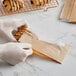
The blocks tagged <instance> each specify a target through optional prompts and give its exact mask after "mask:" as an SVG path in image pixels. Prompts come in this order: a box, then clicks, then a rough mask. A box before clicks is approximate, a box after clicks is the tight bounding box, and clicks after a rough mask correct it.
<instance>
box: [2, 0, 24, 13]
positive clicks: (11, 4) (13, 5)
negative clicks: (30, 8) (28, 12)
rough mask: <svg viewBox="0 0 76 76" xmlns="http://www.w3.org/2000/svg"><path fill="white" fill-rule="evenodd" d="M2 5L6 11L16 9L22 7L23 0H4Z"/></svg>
mask: <svg viewBox="0 0 76 76" xmlns="http://www.w3.org/2000/svg"><path fill="white" fill-rule="evenodd" d="M3 5H4V7H5V9H6V11H8V12H9V11H17V10H20V9H22V8H24V0H4V1H3Z"/></svg>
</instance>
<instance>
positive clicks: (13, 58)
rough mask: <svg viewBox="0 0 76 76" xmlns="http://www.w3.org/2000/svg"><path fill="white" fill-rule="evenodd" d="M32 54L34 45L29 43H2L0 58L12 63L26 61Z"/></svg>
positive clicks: (0, 45)
mask: <svg viewBox="0 0 76 76" xmlns="http://www.w3.org/2000/svg"><path fill="white" fill-rule="evenodd" d="M32 54H33V51H32V46H31V45H30V44H28V43H14V42H9V43H5V44H0V58H1V59H2V60H4V61H6V62H7V63H9V64H11V65H16V64H18V63H20V62H23V61H25V60H26V58H27V57H28V56H29V55H32Z"/></svg>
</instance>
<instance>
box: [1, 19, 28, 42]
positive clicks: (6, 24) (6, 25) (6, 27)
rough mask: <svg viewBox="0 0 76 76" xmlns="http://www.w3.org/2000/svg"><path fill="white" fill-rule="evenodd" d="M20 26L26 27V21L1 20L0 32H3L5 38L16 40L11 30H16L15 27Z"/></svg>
mask: <svg viewBox="0 0 76 76" xmlns="http://www.w3.org/2000/svg"><path fill="white" fill-rule="evenodd" d="M21 26H25V28H28V27H27V24H26V22H25V21H23V20H10V21H7V20H3V21H2V20H1V21H0V33H1V34H3V35H4V37H5V38H7V39H8V40H9V41H16V39H15V38H14V36H13V34H12V32H13V30H17V28H18V27H21Z"/></svg>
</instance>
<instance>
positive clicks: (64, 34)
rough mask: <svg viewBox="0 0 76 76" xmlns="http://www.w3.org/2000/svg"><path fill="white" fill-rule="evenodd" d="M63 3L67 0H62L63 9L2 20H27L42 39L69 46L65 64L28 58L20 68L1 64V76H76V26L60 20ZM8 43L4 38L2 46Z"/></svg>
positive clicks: (53, 9) (1, 39)
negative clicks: (60, 42)
mask: <svg viewBox="0 0 76 76" xmlns="http://www.w3.org/2000/svg"><path fill="white" fill-rule="evenodd" d="M63 3H64V2H63V0H59V6H58V7H57V8H51V9H49V10H48V11H47V12H42V11H40V12H39V11H37V12H31V13H25V14H20V15H13V16H8V17H0V20H5V19H8V20H9V19H11V20H12V19H21V18H22V19H25V20H27V21H28V23H29V26H30V27H31V29H32V30H33V31H34V32H35V33H36V34H37V35H38V37H39V38H40V39H41V40H44V41H47V42H50V43H51V42H57V41H62V42H65V43H67V44H69V45H70V47H71V48H70V52H69V54H68V56H67V57H66V59H65V61H64V63H63V64H58V63H55V62H53V61H48V60H46V59H43V58H41V57H39V56H36V55H33V56H32V57H28V59H27V60H26V62H25V63H20V64H18V65H16V66H9V65H8V64H7V63H5V62H0V76H10V75H11V76H76V24H70V23H66V22H62V21H61V20H59V15H60V12H61V9H62V6H63ZM5 41H6V40H5V39H3V38H2V37H1V36H0V43H3V42H5Z"/></svg>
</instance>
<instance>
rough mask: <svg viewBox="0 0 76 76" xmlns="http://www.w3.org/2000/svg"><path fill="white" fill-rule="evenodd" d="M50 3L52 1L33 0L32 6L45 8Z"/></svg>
mask: <svg viewBox="0 0 76 76" xmlns="http://www.w3.org/2000/svg"><path fill="white" fill-rule="evenodd" d="M50 2H51V0H31V4H33V5H34V6H43V5H45V4H48V3H50Z"/></svg>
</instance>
